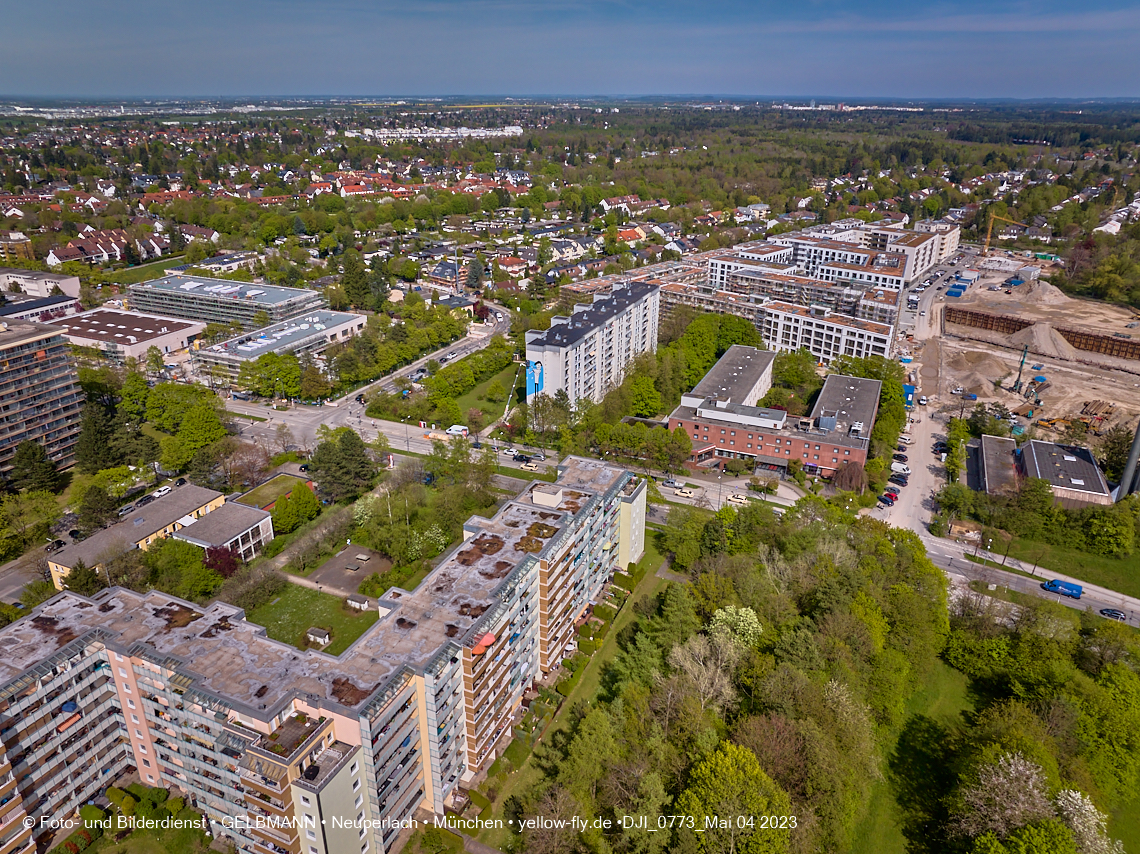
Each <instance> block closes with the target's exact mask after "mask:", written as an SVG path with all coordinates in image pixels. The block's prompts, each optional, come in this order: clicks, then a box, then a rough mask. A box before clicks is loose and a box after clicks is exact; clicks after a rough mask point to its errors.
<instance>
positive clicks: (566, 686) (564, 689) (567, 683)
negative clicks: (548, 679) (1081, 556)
mask: <svg viewBox="0 0 1140 854" xmlns="http://www.w3.org/2000/svg"><path fill="white" fill-rule="evenodd" d="M585 672H586V668H584V667H580V668H578V669H577V670H575V671H574V672H573V673H572V674H570V675H569V676H567V677H566V678H565V679H563V680H562V681H561V682H559V683H558V685H557V686H556V687H555V689H554V690H556V691H557V692H558V693H559V694H561V695H562V696H563V697H569V696H570V695H571V694H572V693H573V692H574V688H576V687H577V685H578V683H579V682H581V681H582V674H584V673H585Z"/></svg>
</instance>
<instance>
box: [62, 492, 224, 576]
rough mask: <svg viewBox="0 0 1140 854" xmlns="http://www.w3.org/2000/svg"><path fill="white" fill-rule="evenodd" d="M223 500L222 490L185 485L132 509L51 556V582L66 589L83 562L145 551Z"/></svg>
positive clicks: (96, 563)
mask: <svg viewBox="0 0 1140 854" xmlns="http://www.w3.org/2000/svg"><path fill="white" fill-rule="evenodd" d="M224 503H225V496H224V495H222V493H220V492H217V491H215V490H213V489H205V488H204V487H201V486H195V485H194V484H192V483H187V484H184V485H182V486H180V487H178V488H177V489H174V490H172V491H171V492H169V493H167V494H166V495H164V496H162V498H156V499H155V500H154V501H152V502H151V503H150V504H147V505H146V506H145V507H140V508H139V509H137V510H135V511H133V512H131V513H130V514H128V515H127V516H126V517H124V518H123V520H122V521H121V522H118V523H116V524H114V525H112V526H111V527H109V528H104V529H102V530H101V531H96V532H95V533H94V534H92V535H91V536H90V537H88V538H87V539H85V540H80V541H79V542H78V543H72V544H71V545H69V546H64V547H63V548H62V549H60V550H59V551H57V552H55V553H53V554H52V555H51V556H49V557H48V569H49V570H50V571H51V580H52V583H53V584H55V586H56V588H57V589H59V590H63V589H64V588H65V587H66V586H67V585H66V580H67V575H68V573H70V572H71V570H73V569H74V568H75V567H76V565H78V563H79V562H80V561H82V562H83V565H84V566H86V567H88V568H89V569H98V568H99V567H101V566H103V565H104V564H105V563H107V562H109V561H111V560H114V559H115V558H116V557H118V556H119V555H121V554H123V552H127V551H130V550H131V549H142V550H143V551H146V550H147V549H148V548H150V546H151V544H153V543H154V542H155V541H157V540H161V539H165V538H166V537H169V536H170V535H171V534H173V533H175V532H176V531H178V530H179V529H181V528H185V527H186V526H187V525H192V524H194V522H195V520H197V519H200V518H202V517H204V516H206V515H207V514H209V513H211V512H212V511H216V510H217V509H218V508H219V507H221V506H222V505H223V504H224Z"/></svg>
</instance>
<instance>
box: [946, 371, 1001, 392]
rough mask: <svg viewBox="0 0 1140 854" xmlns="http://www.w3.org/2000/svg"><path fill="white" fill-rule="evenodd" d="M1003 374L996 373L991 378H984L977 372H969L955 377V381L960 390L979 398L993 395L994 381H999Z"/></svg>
mask: <svg viewBox="0 0 1140 854" xmlns="http://www.w3.org/2000/svg"><path fill="white" fill-rule="evenodd" d="M1004 373H1005V371H1004V370H1003V371H1002V372H1001V373H997V374H994V375H992V376H986V375H985V374H982V373H979V372H978V371H971V372H970V373H968V374H964V375H963V376H960V377H957V378H956V381H957V383H958V385H960V386H962V388H963V389H965V390H966V391H967V392H968V393H970V394H976V395H978V396H979V397H981V396H983V395H992V394H993V390H994V381H995V380H999V379H1001V376H1002V374H1004Z"/></svg>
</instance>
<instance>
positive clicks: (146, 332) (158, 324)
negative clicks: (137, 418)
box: [48, 308, 206, 362]
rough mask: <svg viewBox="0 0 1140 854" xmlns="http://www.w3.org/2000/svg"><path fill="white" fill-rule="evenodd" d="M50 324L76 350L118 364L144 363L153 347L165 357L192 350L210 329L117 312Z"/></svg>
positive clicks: (99, 312)
mask: <svg viewBox="0 0 1140 854" xmlns="http://www.w3.org/2000/svg"><path fill="white" fill-rule="evenodd" d="M48 322H49V323H51V324H52V325H53V326H57V327H59V328H60V329H62V330H63V331H64V333H63V334H64V335H66V336H67V340H68V341H70V342H71V343H72V344H74V345H75V346H77V347H90V348H91V349H93V350H98V351H99V352H100V353H102V354H103V355H104V356H105V357H106V358H108V359H111V360H113V361H116V362H124V361H126V360H127V359H143V358H145V357H146V354H147V351H148V350H149V349H150V348H151V347H157V348H158V349H159V352H161V353H162V354H163V355H164V356H165V355H167V354H168V353H178V352H182V351H184V350H188V349H189V348H190V346H191V344H193V343H194V341H195V340H196V339H197V338H198V336H199V335H201V334H202V332H203V331H204V330H205V328H206V324H205V323H201V322H199V321H194V320H176V319H175V318H173V317H159V316H157V315H153V314H140V313H138V312H137V311H119V310H118V309H113V308H97V309H95V310H94V311H85V312H83V313H82V314H76V315H74V316H70V317H62V318H58V319H56V320H51V321H48Z"/></svg>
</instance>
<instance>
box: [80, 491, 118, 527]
mask: <svg viewBox="0 0 1140 854" xmlns="http://www.w3.org/2000/svg"><path fill="white" fill-rule="evenodd" d="M118 509H119V501H118V499H116V498H115V497H114V496H113V495H111V494H109V493H108V492H107V490H105V489H104V488H103V487H101V486H98V485H94V486H90V487H88V489H87V491H86V492H85V493H83V501H81V502H80V504H79V527H80V528H82V529H83V530H85V531H93V530H95V529H96V528H101V527H103V525H105V524H106V523H107V522H109V521H111V520H112V519H114V518H115V514H116V512H117V511H118Z"/></svg>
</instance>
